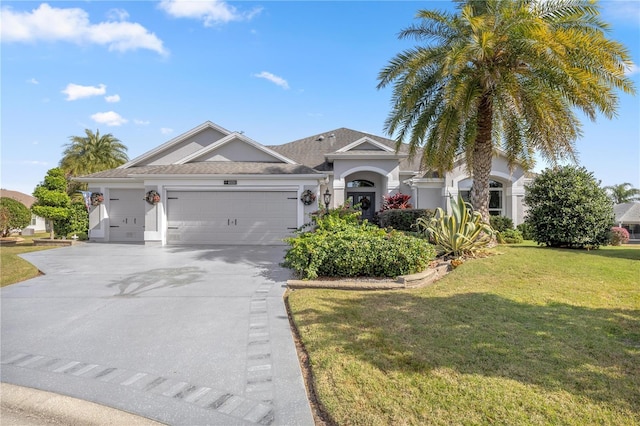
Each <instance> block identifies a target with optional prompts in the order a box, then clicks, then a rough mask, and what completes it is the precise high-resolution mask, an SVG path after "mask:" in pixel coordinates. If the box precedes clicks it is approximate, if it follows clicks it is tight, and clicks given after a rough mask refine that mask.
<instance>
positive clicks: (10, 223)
mask: <svg viewBox="0 0 640 426" xmlns="http://www.w3.org/2000/svg"><path fill="white" fill-rule="evenodd" d="M30 222H31V212H30V211H29V209H28V208H27V207H25V205H24V204H22V203H21V202H20V201H17V200H14V199H13V198H9V197H0V235H1V236H2V237H8V236H9V235H11V231H13V230H19V229H22V228H25V227H26V226H28V225H29V223H30Z"/></svg>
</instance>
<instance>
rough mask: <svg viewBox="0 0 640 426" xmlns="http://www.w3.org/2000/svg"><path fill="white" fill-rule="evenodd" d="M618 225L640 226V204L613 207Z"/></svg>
mask: <svg viewBox="0 0 640 426" xmlns="http://www.w3.org/2000/svg"><path fill="white" fill-rule="evenodd" d="M613 213H614V214H615V216H616V223H634V224H635V223H638V224H640V203H622V204H615V205H614V206H613Z"/></svg>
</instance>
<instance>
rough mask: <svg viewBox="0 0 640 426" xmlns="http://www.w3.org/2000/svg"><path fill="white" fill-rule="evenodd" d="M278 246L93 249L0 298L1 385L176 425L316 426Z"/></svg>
mask: <svg viewBox="0 0 640 426" xmlns="http://www.w3.org/2000/svg"><path fill="white" fill-rule="evenodd" d="M283 254H284V248H283V247H256V246H250V247H247V246H244V247H230V246H204V247H202V246H201V247H172V246H169V247H145V246H141V245H128V244H95V243H86V244H79V245H75V246H72V247H65V248H57V249H53V250H46V251H41V252H33V253H29V254H26V255H24V256H23V257H24V258H25V259H27V260H28V261H29V262H31V263H33V264H35V265H36V266H37V267H38V268H39V269H40V270H41V271H43V272H44V273H45V275H43V276H40V277H38V278H34V279H32V280H29V281H26V282H23V283H19V284H15V285H11V286H9V287H5V288H3V289H2V293H1V294H2V300H1V303H2V326H1V327H2V329H1V336H0V337H1V338H2V350H1V358H0V362H1V363H2V370H1V374H0V379H1V380H2V381H3V382H7V383H12V384H16V385H20V386H27V387H32V388H37V389H42V390H46V391H51V392H55V393H59V394H64V395H69V396H73V397H76V398H81V399H84V400H88V401H92V402H96V403H99V404H103V405H106V406H110V407H114V408H118V409H120V410H124V411H127V412H130V413H134V414H138V415H141V416H144V417H148V418H150V419H153V420H157V421H159V422H162V423H166V424H172V425H179V424H184V425H231V424H238V425H240V424H262V425H269V424H271V425H312V424H313V418H312V415H311V410H310V407H309V403H308V399H307V396H306V391H305V387H304V383H303V380H302V375H301V372H300V366H299V363H298V358H297V355H296V351H295V346H294V343H293V339H292V336H291V332H290V329H289V322H288V319H287V314H286V310H285V307H284V302H283V299H282V296H283V293H284V290H285V281H286V279H287V278H288V276H289V272H288V271H287V270H286V269H283V268H281V267H280V266H279V265H278V264H279V262H281V261H282V257H283Z"/></svg>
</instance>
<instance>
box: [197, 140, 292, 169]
mask: <svg viewBox="0 0 640 426" xmlns="http://www.w3.org/2000/svg"><path fill="white" fill-rule="evenodd" d="M201 161H205V162H206V161H236V162H259V163H284V161H283V160H282V159H280V158H276V157H274V156H273V155H272V154H270V153H268V152H265V151H264V150H263V149H259V148H257V147H256V146H254V145H251V144H248V143H246V142H245V141H243V140H240V139H237V138H235V139H233V140H231V141H229V142H227V143H224V144H221V145H220V146H217V147H215V148H214V149H211V150H204V152H200V153H196V154H195V155H194V156H191V158H190V159H188V160H187V161H186V162H188V163H192V162H201Z"/></svg>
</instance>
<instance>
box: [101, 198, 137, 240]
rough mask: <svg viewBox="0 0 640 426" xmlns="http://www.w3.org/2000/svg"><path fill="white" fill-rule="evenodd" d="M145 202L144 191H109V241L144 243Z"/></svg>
mask: <svg viewBox="0 0 640 426" xmlns="http://www.w3.org/2000/svg"><path fill="white" fill-rule="evenodd" d="M144 215H145V201H144V190H143V189H111V190H110V191H109V241H113V242H139V241H144Z"/></svg>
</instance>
